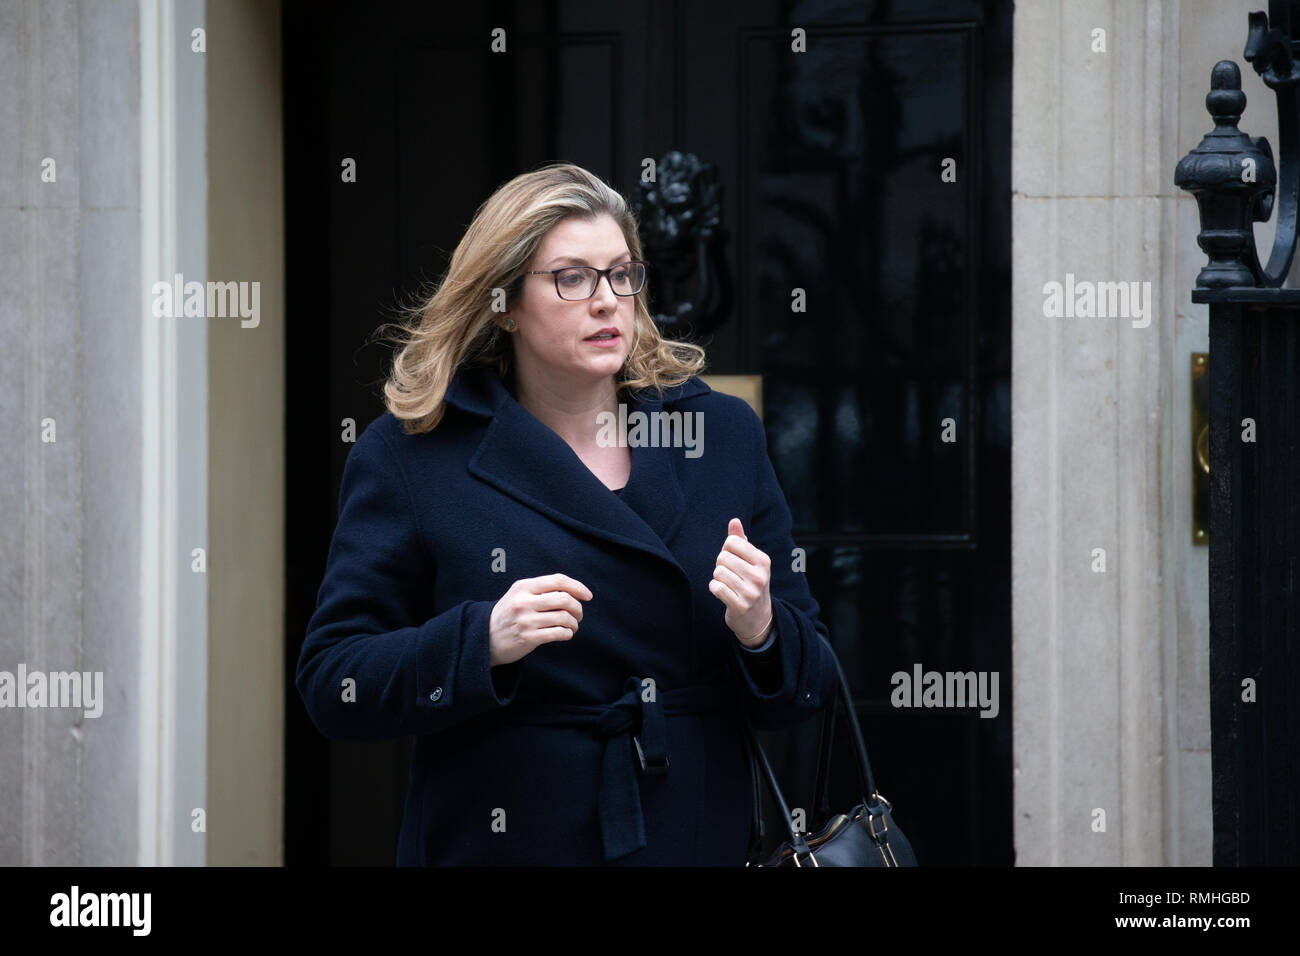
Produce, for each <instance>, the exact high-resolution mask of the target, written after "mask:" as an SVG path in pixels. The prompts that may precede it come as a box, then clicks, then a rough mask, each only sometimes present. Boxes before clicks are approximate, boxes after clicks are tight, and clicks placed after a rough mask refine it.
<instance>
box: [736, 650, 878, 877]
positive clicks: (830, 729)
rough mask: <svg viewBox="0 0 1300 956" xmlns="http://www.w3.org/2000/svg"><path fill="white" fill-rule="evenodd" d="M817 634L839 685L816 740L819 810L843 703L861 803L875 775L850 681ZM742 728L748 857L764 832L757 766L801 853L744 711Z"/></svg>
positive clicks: (825, 797) (824, 805)
mask: <svg viewBox="0 0 1300 956" xmlns="http://www.w3.org/2000/svg"><path fill="white" fill-rule="evenodd" d="M816 633H817V636H818V637H819V638H820V639H821V641H822V643H823V645H825V649H826V652H827V654H828V656H829V659H830V661H831V663H832V664H833V665H834V666H835V672H836V677H837V678H838V686H837V688H836V695H835V700H834V701H832V702H831V706H830V707H828V708H826V710H827V713H826V715H825V716H824V717H823V718H822V739H821V741H820V742H819V749H820V755H819V759H818V766H817V782H816V785H815V790H814V799H815V801H816V802H817V807H818V809H819V811H822V812H824V811H826V810H829V805H830V797H829V786H830V753H831V741H832V738H833V737H834V730H835V712H836V710H837V708H838V705H839V704H840V703H841V702H843V704H844V709H845V711H846V712H847V714H848V718H849V727H850V728H851V730H852V732H853V743H854V749H855V751H856V752H857V757H858V776H859V780H860V783H861V785H862V787H863V800H862V802H863V803H867V802H868V801H869V800H871V799H872V798H873V797H874V796H875V795H876V782H875V777H874V775H873V774H872V772H871V762H870V761H869V760H868V759H867V746H866V742H865V741H864V739H863V737H862V728H861V726H860V725H859V724H858V717H857V714H856V713H855V712H854V710H853V695H852V693H851V691H850V690H849V682H848V680H847V678H845V676H844V668H842V667H841V666H840V661H839V657H838V656H837V655H836V654H835V649H834V648H833V647H831V644H830V641H828V640H827V639H826V637H825V635H823V634H822V633H821V632H820V631H818V632H816ZM743 717H744V723H745V731H746V735H747V737H748V743H749V752H750V774H751V779H752V780H753V781H754V784H755V787H754V793H755V799H754V818H753V819H752V820H751V823H750V852H751V856H753V855H756V853H757V852H758V851H759V848H760V847H761V845H762V841H763V837H764V834H765V826H764V822H763V811H762V806H763V805H762V798H761V796H760V795H759V791H760V789H761V788H760V787H759V786H758V769H759V768H761V769H762V776H763V778H764V779H765V780H766V781H767V785H768V787H769V788H770V789H771V791H772V794H773V796H774V797H775V798H776V803H777V806H778V807H779V808H780V810H781V819H782V820H783V821H784V824H785V828H786V831H787V832H788V833H789V835H790V840H791V845H792V846H793V847H794V849H795V851H796V853H799V852H803V849H804V848H806V843H805V842H804V839H803V837H802V835H800V833H799V832H798V831H797V830H795V828H794V820H793V819H791V814H790V807H789V805H788V804H787V803H786V800H785V795H784V794H782V793H781V787H780V784H779V783H778V782H777V779H776V774H775V773H774V772H773V771H772V764H771V762H770V761H769V760H768V758H767V754H766V752H764V750H763V745H762V744H761V743H759V740H758V736H757V735H756V734H755V733H754V728H753V726H752V725H751V724H750V721H749V715H748V714H743Z"/></svg>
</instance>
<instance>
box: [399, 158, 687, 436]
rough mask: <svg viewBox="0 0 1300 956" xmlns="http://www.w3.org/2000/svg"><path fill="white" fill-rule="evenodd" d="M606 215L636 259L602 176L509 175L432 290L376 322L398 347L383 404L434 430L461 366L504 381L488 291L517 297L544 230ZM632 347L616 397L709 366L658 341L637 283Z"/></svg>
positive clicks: (628, 226) (507, 347) (501, 341)
mask: <svg viewBox="0 0 1300 956" xmlns="http://www.w3.org/2000/svg"><path fill="white" fill-rule="evenodd" d="M601 215H608V216H611V217H612V218H613V219H614V221H615V222H616V223H618V225H619V228H620V229H622V231H623V237H624V238H625V239H626V240H627V248H628V251H629V252H630V253H631V254H632V258H633V259H640V258H641V240H640V237H639V236H638V235H637V223H636V217H635V215H634V214H633V212H632V210H631V209H630V208H629V207H628V204H627V203H626V201H625V200H624V199H623V197H622V196H621V195H619V193H618V192H617V191H616V190H614V189H612V188H611V187H610V186H608V185H607V184H606V183H605V182H604V181H603V180H601V179H600V177H598V176H595V175H593V174H592V173H590V172H588V171H587V170H585V169H583V168H582V167H580V166H575V165H572V164H570V163H551V164H549V165H546V166H542V167H540V168H538V169H535V170H533V171H531V172H527V173H523V174H521V175H519V176H516V177H515V178H514V179H512V180H510V181H509V182H508V183H506V184H505V185H503V186H501V187H500V188H498V189H497V191H496V192H494V193H493V194H492V195H491V196H490V197H489V198H488V199H487V201H486V202H484V203H483V205H481V206H480V207H479V209H478V211H477V212H476V213H475V214H474V220H473V222H471V223H470V224H469V228H468V229H466V230H465V235H464V236H463V237H462V238H461V240H460V242H459V243H458V244H457V246H456V250H455V251H454V252H453V253H452V256H451V264H450V265H449V266H448V268H447V273H446V275H445V276H444V277H443V279H442V281H441V282H440V283H438V284H437V285H436V286H435V287H434V289H433V291H432V294H431V295H428V296H427V297H425V298H423V299H421V300H420V301H418V302H417V304H415V305H413V306H406V307H402V308H400V309H399V311H401V312H402V313H403V320H402V321H400V322H397V323H393V322H388V323H385V324H384V325H382V326H380V328H379V330H377V332H376V335H378V334H379V333H380V332H383V331H384V330H386V329H397V330H398V332H397V335H396V336H381V338H386V339H387V340H388V341H392V342H394V343H395V344H396V345H397V346H398V348H397V350H396V351H395V353H394V356H393V364H392V369H391V372H390V373H389V376H388V380H387V382H385V384H384V388H383V393H384V404H385V406H386V407H387V408H388V411H389V412H391V413H392V414H393V416H394V417H395V418H397V419H398V420H399V421H400V422H401V423H402V430H403V431H404V432H406V433H407V434H412V435H413V434H421V433H424V432H427V431H430V430H432V429H433V428H434V427H436V426H437V424H438V422H439V421H441V420H442V416H443V412H444V410H445V408H446V403H445V402H444V396H445V394H446V392H447V387H448V385H450V384H451V379H452V376H453V375H455V373H456V370H457V369H458V368H460V367H461V366H470V365H488V366H492V367H494V368H495V369H496V371H497V374H498V375H501V376H502V377H503V378H504V376H505V375H506V374H507V373H508V371H509V369H510V365H511V362H512V361H513V357H514V356H513V345H512V338H511V336H510V335H509V334H508V333H506V332H504V331H502V329H501V328H500V327H499V326H498V325H497V324H496V323H495V322H493V321H492V320H493V317H494V316H495V315H497V314H499V313H498V312H495V311H493V308H492V305H493V293H494V290H496V289H504V290H505V294H506V303H507V307H508V306H509V305H510V304H513V303H514V302H516V301H518V299H519V297H520V295H522V294H523V282H524V273H525V272H527V271H528V269H529V263H530V262H531V261H532V258H533V256H534V255H535V254H536V252H537V249H538V247H539V246H540V245H541V243H542V240H543V238H544V237H545V236H546V234H547V233H548V232H549V231H550V230H551V229H552V228H553V227H554V226H556V225H557V224H558V223H560V222H562V221H564V220H566V219H569V218H572V217H578V218H581V219H586V220H591V219H595V218H596V217H598V216H601ZM633 304H634V308H635V311H634V314H633V323H634V325H633V328H634V330H635V334H634V336H633V346H632V352H631V354H630V355H629V356H628V360H627V362H626V363H625V364H624V366H623V368H622V370H621V371H620V372H619V373H618V374H617V375H616V376H615V378H616V381H615V387H616V390H617V393H618V394H619V396H620V399H622V397H623V396H624V395H625V393H627V392H628V391H633V390H638V389H643V388H654V389H655V390H656V391H658V392H659V393H660V395H662V394H663V390H664V389H665V388H669V387H671V386H674V385H680V384H682V383H683V382H685V381H686V380H688V379H689V378H690V377H691V376H693V375H695V374H697V373H698V372H699V371H700V370H701V369H702V368H703V367H704V365H705V354H704V349H702V348H700V347H699V346H698V345H695V344H693V343H690V342H683V341H677V340H674V339H668V338H664V337H663V336H662V335H660V334H659V329H658V327H657V326H656V325H655V323H654V320H653V319H652V318H651V317H650V311H649V309H648V307H647V305H646V292H645V291H644V290H643V291H642V292H641V293H640V294H638V295H637V296H636V297H635V299H634V303H633Z"/></svg>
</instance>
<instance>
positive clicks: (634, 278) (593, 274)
mask: <svg viewBox="0 0 1300 956" xmlns="http://www.w3.org/2000/svg"><path fill="white" fill-rule="evenodd" d="M599 281H600V273H599V272H597V271H596V270H595V269H594V268H592V267H591V266H570V267H569V268H567V269H561V270H560V271H559V272H557V273H555V288H556V289H558V290H559V293H560V298H562V299H589V298H591V297H592V296H593V295H595V294H596V283H598V282H599ZM609 284H610V286H611V287H612V288H613V289H614V293H615V294H616V295H636V294H637V293H638V292H640V291H641V287H642V286H643V285H645V265H644V264H643V263H640V262H627V263H623V264H622V265H618V266H614V268H613V270H612V271H611V272H610V273H609Z"/></svg>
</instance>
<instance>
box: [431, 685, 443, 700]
mask: <svg viewBox="0 0 1300 956" xmlns="http://www.w3.org/2000/svg"><path fill="white" fill-rule="evenodd" d="M441 699H442V688H441V687H435V688H434V689H433V691H432V692H431V693H430V694H429V700H434V701H436V700H441Z"/></svg>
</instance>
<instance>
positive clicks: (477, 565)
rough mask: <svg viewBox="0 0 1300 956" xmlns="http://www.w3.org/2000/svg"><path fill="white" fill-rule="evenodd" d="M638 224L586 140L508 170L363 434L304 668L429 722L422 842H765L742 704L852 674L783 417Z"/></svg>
mask: <svg viewBox="0 0 1300 956" xmlns="http://www.w3.org/2000/svg"><path fill="white" fill-rule="evenodd" d="M640 254H641V248H640V242H639V241H638V237H637V230H636V223H635V221H634V219H633V216H632V215H631V213H630V211H629V210H628V208H627V206H626V205H625V203H624V201H623V199H622V197H621V196H619V195H618V193H617V192H615V191H614V190H612V189H611V188H609V187H608V186H607V185H606V184H605V183H604V182H602V181H601V180H600V179H599V178H598V177H596V176H593V175H592V174H591V173H589V172H587V171H586V170H583V169H581V168H579V167H576V166H572V165H563V164H559V165H552V166H548V167H544V168H542V169H539V170H536V171H534V172H531V173H527V174H524V175H521V176H518V177H516V178H515V179H513V180H512V181H510V182H509V183H507V184H505V185H504V186H502V187H501V188H500V189H498V190H497V192H496V193H495V194H494V195H493V196H492V197H491V198H490V199H488V201H487V202H486V203H485V204H484V205H483V206H482V207H481V208H480V209H479V211H478V213H477V215H476V216H475V218H474V221H473V222H472V223H471V224H470V226H469V229H468V230H467V231H466V233H465V236H464V238H463V239H462V240H461V242H460V244H459V245H458V246H457V248H456V251H455V253H454V254H453V255H452V259H451V264H450V267H449V269H448V272H447V275H446V277H445V279H444V280H443V282H442V283H441V285H440V287H439V288H438V290H437V292H436V294H434V295H433V297H432V298H431V299H430V300H429V301H428V302H427V303H426V304H424V306H423V307H422V308H421V309H420V310H419V315H418V320H417V321H416V322H415V323H412V327H411V328H410V329H407V330H405V331H406V334H405V336H404V339H403V343H404V344H403V347H402V348H401V349H400V351H399V352H398V353H397V355H396V356H395V360H394V363H393V369H392V374H391V377H390V380H389V381H388V383H387V384H386V386H385V390H384V393H385V397H386V404H387V408H388V412H387V413H386V414H384V415H381V416H380V417H379V418H378V419H376V420H375V421H374V422H373V423H372V424H371V425H370V426H369V427H368V428H367V429H366V430H365V432H364V433H363V434H362V435H361V437H360V438H359V439H358V440H357V442H356V445H355V447H354V448H353V449H352V451H351V453H350V454H349V456H348V460H347V464H346V465H345V467H344V472H343V480H342V486H341V489H340V493H339V517H338V525H337V527H336V529H335V531H334V538H333V541H332V543H331V545H330V552H329V558H328V563H327V566H326V570H325V577H324V580H323V582H322V584H321V588H320V593H319V596H318V601H317V608H316V611H315V614H314V615H313V616H312V618H311V621H310V622H309V624H308V628H307V638H306V642H305V643H304V645H303V648H302V654H301V657H300V659H299V662H298V671H297V687H298V690H299V692H300V693H301V694H302V697H303V700H304V702H305V703H306V706H307V709H308V711H309V713H310V714H311V718H312V720H313V722H314V723H315V724H316V726H317V728H319V729H320V731H321V732H322V733H324V734H326V735H327V736H330V737H335V738H338V739H343V740H361V739H367V738H378V737H394V736H402V735H406V734H414V735H416V741H415V747H414V751H413V754H412V760H411V774H410V785H409V789H408V792H407V799H406V807H405V812H404V815H403V821H402V831H401V837H400V841H399V846H398V864H399V865H417V864H473V865H482V864H489V865H490V864H539V865H555V864H576V865H587V864H593V865H594V864H601V863H608V864H617V865H649V864H678V865H682V864H696V865H726V866H741V865H743V864H744V862H745V853H746V848H747V841H748V836H749V825H750V819H751V808H752V799H753V798H752V783H751V777H750V774H749V768H748V764H747V751H746V742H745V730H744V724H743V722H742V711H743V713H746V714H748V716H749V718H750V721H751V723H752V725H753V726H754V727H756V728H760V729H776V728H780V727H785V726H790V725H792V724H794V723H796V722H799V721H802V720H804V719H806V718H808V717H809V716H811V715H812V714H814V713H816V712H817V711H818V710H819V709H820V708H822V707H824V706H826V705H827V704H829V703H831V702H832V701H833V700H834V697H833V695H834V692H835V687H836V684H835V681H836V677H835V670H834V667H833V665H832V664H831V662H830V661H829V660H828V659H827V656H826V655H827V653H828V652H827V650H826V649H825V645H824V644H823V643H822V640H821V638H820V637H819V635H820V634H824V633H825V627H824V625H822V623H821V622H820V621H819V619H818V606H817V603H816V602H815V601H814V600H813V598H812V597H811V595H810V594H809V591H808V585H807V583H806V581H805V579H804V576H803V574H802V573H800V572H797V571H794V570H792V569H791V567H792V560H793V559H792V551H793V549H794V543H793V542H792V540H791V537H790V512H789V508H788V507H787V505H786V503H785V500H784V497H783V496H782V493H781V489H780V487H779V486H778V484H777V480H776V476H775V474H774V472H773V469H772V466H771V463H770V462H769V460H768V458H767V450H766V437H765V433H764V430H763V426H762V423H761V422H760V421H759V419H758V416H757V415H755V414H754V412H753V411H752V410H751V409H750V408H749V406H748V405H746V404H745V403H744V402H742V401H741V400H740V399H737V398H733V397H730V396H727V395H722V394H719V393H717V392H712V391H710V390H709V388H708V386H706V385H704V384H703V383H702V382H700V381H699V379H698V378H696V377H695V373H696V372H698V371H699V369H700V368H701V367H702V366H703V364H704V354H703V351H702V350H701V349H700V348H698V347H697V346H694V345H690V344H687V343H681V342H673V341H669V340H665V339H664V338H662V337H661V336H660V335H659V333H658V331H657V329H656V327H655V325H654V322H653V321H652V319H651V318H650V314H649V312H648V311H647V309H646V304H645V299H644V272H645V270H644V269H643V268H642V266H641V265H639V264H638V263H639V262H640ZM624 423H626V425H627V428H626V429H624V428H623V427H622V426H623V424H624ZM705 426H707V431H706V430H705Z"/></svg>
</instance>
